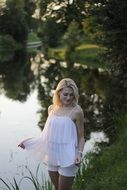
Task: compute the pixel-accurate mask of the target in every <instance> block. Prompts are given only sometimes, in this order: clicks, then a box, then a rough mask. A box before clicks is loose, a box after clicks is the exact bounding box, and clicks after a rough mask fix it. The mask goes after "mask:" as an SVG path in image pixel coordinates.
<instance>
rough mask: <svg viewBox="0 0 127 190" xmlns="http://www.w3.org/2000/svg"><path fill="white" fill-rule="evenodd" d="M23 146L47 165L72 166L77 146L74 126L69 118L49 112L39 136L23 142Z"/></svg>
mask: <svg viewBox="0 0 127 190" xmlns="http://www.w3.org/2000/svg"><path fill="white" fill-rule="evenodd" d="M23 144H24V145H25V148H26V150H30V151H33V152H34V154H35V155H38V156H39V158H40V160H41V161H42V162H44V163H46V164H48V165H53V166H61V167H67V166H70V165H73V164H74V162H75V158H76V154H77V144H78V138H77V129H76V124H75V123H74V121H73V120H72V119H71V118H70V117H69V116H58V115H55V114H54V113H53V112H51V113H50V115H49V116H48V118H47V121H46V123H45V126H44V129H43V131H42V132H41V135H40V136H39V137H37V138H31V139H27V140H24V141H23Z"/></svg>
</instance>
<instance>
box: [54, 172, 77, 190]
mask: <svg viewBox="0 0 127 190" xmlns="http://www.w3.org/2000/svg"><path fill="white" fill-rule="evenodd" d="M73 181H74V177H66V176H62V175H60V176H59V185H58V190H71V189H72V184H73Z"/></svg>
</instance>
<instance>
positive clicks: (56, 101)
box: [53, 78, 79, 106]
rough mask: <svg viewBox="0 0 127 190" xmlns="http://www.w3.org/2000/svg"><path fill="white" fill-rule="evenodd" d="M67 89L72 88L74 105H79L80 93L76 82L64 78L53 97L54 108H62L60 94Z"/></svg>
mask: <svg viewBox="0 0 127 190" xmlns="http://www.w3.org/2000/svg"><path fill="white" fill-rule="evenodd" d="M66 87H70V88H72V90H73V92H74V101H73V103H74V105H77V104H78V99H79V93H78V87H77V85H76V84H75V82H74V81H73V80H72V79H70V78H64V79H62V80H61V81H60V82H59V83H58V85H57V87H56V89H55V92H54V95H53V105H54V106H61V101H60V97H59V92H60V91H61V90H62V89H63V88H66Z"/></svg>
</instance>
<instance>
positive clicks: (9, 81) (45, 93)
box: [0, 51, 110, 139]
mask: <svg viewBox="0 0 127 190" xmlns="http://www.w3.org/2000/svg"><path fill="white" fill-rule="evenodd" d="M0 77H1V81H0V83H1V85H0V86H3V88H4V93H5V95H6V96H7V97H9V98H11V99H13V100H18V101H21V102H23V101H26V100H27V97H28V95H29V94H30V93H31V91H32V90H34V89H35V88H36V89H37V91H38V100H39V102H40V105H41V110H39V113H40V121H39V122H38V125H39V127H40V128H41V129H43V126H44V123H45V120H46V117H47V108H48V106H49V105H50V104H51V103H52V102H51V101H52V95H53V90H54V89H55V87H56V85H57V83H58V81H59V80H61V79H62V78H65V77H69V78H72V79H73V80H74V81H75V82H76V83H77V86H78V87H79V93H80V99H79V103H80V105H81V107H82V108H83V110H84V115H85V125H86V126H87V127H86V130H85V132H86V137H87V139H88V138H89V135H90V133H91V131H102V130H103V124H102V123H103V105H104V103H105V101H106V97H107V94H108V91H109V88H110V85H109V80H110V76H109V74H108V72H107V71H101V72H100V71H99V69H91V68H88V67H86V66H84V65H78V64H74V66H73V67H72V68H71V70H69V69H68V68H67V65H66V63H63V62H61V61H60V60H52V59H49V60H45V59H44V57H43V55H42V54H41V53H40V52H38V53H37V52H34V53H26V52H25V51H18V52H15V54H14V57H13V59H11V61H5V62H1V63H0Z"/></svg>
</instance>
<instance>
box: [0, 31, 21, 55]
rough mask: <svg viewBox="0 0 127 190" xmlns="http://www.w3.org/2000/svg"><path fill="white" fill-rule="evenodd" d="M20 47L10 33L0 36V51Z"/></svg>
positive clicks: (13, 49)
mask: <svg viewBox="0 0 127 190" xmlns="http://www.w3.org/2000/svg"><path fill="white" fill-rule="evenodd" d="M20 48H21V45H20V44H19V43H17V42H16V41H15V40H14V39H13V38H12V36H10V35H1V36H0V51H11V52H12V51H15V50H18V49H20Z"/></svg>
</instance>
